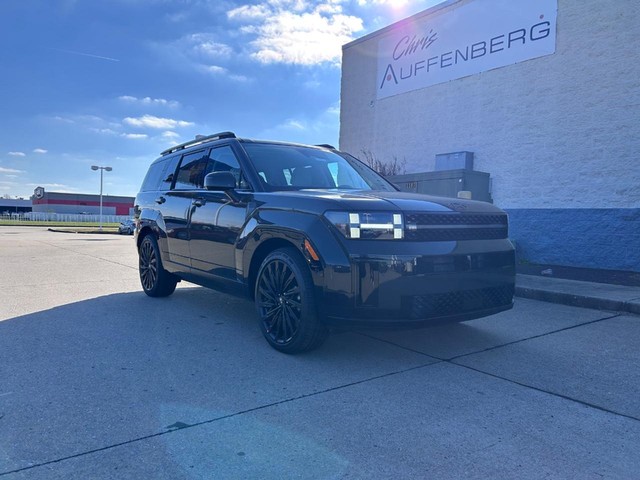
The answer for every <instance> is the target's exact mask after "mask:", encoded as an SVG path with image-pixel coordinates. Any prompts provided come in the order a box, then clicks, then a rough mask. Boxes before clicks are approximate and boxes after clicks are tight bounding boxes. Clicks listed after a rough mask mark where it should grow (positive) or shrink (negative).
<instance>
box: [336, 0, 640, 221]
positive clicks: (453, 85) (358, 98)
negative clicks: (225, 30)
mask: <svg viewBox="0 0 640 480" xmlns="http://www.w3.org/2000/svg"><path fill="white" fill-rule="evenodd" d="M467 1H468V0H461V1H451V2H448V3H446V4H444V5H441V6H438V7H434V8H432V9H430V10H427V11H426V12H423V13H422V14H419V15H417V16H422V15H439V14H441V13H444V12H447V11H450V10H453V9H456V8H458V7H459V6H461V5H463V4H465V3H467ZM475 1H482V0H475ZM417 16H416V17H417ZM393 28H395V27H394V26H391V27H389V28H388V29H383V30H381V31H379V32H376V33H373V34H371V35H369V36H367V37H364V38H363V39H360V40H356V41H355V42H352V43H350V44H348V45H346V46H345V47H344V49H343V66H342V68H343V72H342V95H341V101H342V104H341V116H340V121H341V126H340V148H341V149H342V150H345V151H348V152H350V153H352V154H354V155H355V156H360V157H362V155H361V151H362V150H368V151H371V152H372V153H373V154H374V155H375V156H376V157H377V158H379V159H383V160H391V159H392V158H393V157H394V156H396V157H398V158H399V159H406V161H407V172H422V171H431V170H433V169H434V164H435V155H436V154H438V153H447V152H455V151H461V150H468V151H472V152H474V153H475V169H476V170H480V171H485V172H490V173H491V175H492V178H493V198H494V202H495V203H496V204H497V205H499V206H501V207H503V208H507V209H523V208H524V209H526V208H546V209H557V208H562V209H567V208H617V209H620V208H622V209H624V208H638V207H640V61H639V57H640V53H639V52H640V2H638V1H636V0H617V1H615V2H609V1H602V0H558V18H557V38H556V53H555V54H553V55H549V56H545V57H541V58H537V59H533V60H529V61H525V62H522V63H519V64H516V65H510V66H506V67H502V68H499V69H495V70H491V71H488V72H484V73H480V74H476V75H472V76H470V77H466V78H461V79H458V80H453V81H450V82H447V83H443V84H439V85H434V86H431V87H428V88H423V89H421V90H415V91H412V92H408V93H405V94H401V95H396V96H393V97H389V98H385V99H382V100H376V92H377V87H378V85H377V80H376V79H377V68H378V63H377V58H376V57H377V49H378V40H379V39H380V38H381V37H382V36H384V35H385V34H388V33H389V32H390V31H392V29H393ZM639 229H640V227H639Z"/></svg>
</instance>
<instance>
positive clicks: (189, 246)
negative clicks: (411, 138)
mask: <svg viewBox="0 0 640 480" xmlns="http://www.w3.org/2000/svg"><path fill="white" fill-rule="evenodd" d="M134 210H135V216H136V218H137V220H138V222H139V224H138V227H139V229H138V234H137V235H138V236H137V238H136V244H137V247H138V254H139V273H140V281H141V283H142V288H143V290H144V291H145V293H146V294H147V295H149V296H151V297H163V296H167V295H170V294H172V293H173V291H174V290H175V288H176V283H177V282H179V281H180V280H183V279H184V280H187V281H189V282H193V283H196V284H199V285H203V286H206V287H210V288H219V287H221V286H222V287H223V288H225V289H236V290H240V291H243V292H245V293H246V294H248V295H249V296H251V297H252V298H253V299H254V300H255V305H256V310H257V314H258V318H259V325H260V328H261V330H262V334H263V335H264V337H265V339H266V340H267V342H268V343H269V344H270V345H271V346H272V347H273V348H275V349H277V350H280V351H282V352H286V353H296V352H302V351H305V350H311V349H312V348H315V347H317V346H318V345H320V344H321V343H322V341H323V340H324V339H325V337H326V335H327V332H328V327H329V326H334V327H353V326H385V327H393V328H398V327H415V326H425V325H434V324H439V323H442V322H457V321H464V320H471V319H474V318H479V317H483V316H486V315H491V314H494V313H497V312H501V311H503V310H507V309H510V308H511V307H512V305H513V294H514V283H515V261H514V248H513V245H512V244H511V242H510V241H509V239H508V221H507V215H506V213H505V212H503V211H502V210H500V209H499V208H497V207H495V206H494V205H491V204H489V203H485V202H477V201H471V200H460V199H452V198H443V197H431V196H426V195H420V194H415V193H404V192H400V191H398V189H397V188H395V187H394V186H393V185H392V184H390V183H389V182H388V181H387V180H385V179H384V178H383V177H381V176H380V175H379V174H378V173H376V172H375V171H373V170H371V169H370V168H369V167H367V166H366V165H365V164H363V163H362V162H360V161H359V160H357V159H355V158H354V157H352V156H351V155H349V154H347V153H343V152H339V151H337V150H335V149H334V148H333V147H331V146H328V145H323V146H309V145H299V144H292V143H281V142H267V141H257V140H249V139H241V138H236V136H235V135H234V134H233V133H231V132H223V133H219V134H215V135H211V136H209V137H198V138H196V140H194V141H191V142H187V143H184V144H181V145H177V146H175V147H172V148H170V149H168V150H166V151H164V152H162V154H161V156H160V158H158V159H157V160H156V161H155V162H153V164H152V165H151V166H150V168H149V171H148V173H147V175H146V177H145V179H144V182H143V184H142V187H141V189H140V192H139V193H138V195H137V197H136V200H135V205H134ZM212 309H215V305H212Z"/></svg>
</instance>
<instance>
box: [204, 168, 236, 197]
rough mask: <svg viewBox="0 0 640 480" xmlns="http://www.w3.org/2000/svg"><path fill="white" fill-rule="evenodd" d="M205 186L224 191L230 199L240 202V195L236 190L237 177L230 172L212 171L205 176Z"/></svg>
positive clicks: (209, 188) (208, 188)
mask: <svg viewBox="0 0 640 480" xmlns="http://www.w3.org/2000/svg"><path fill="white" fill-rule="evenodd" d="M204 188H206V189H207V190H218V191H223V192H224V193H225V194H226V195H227V197H229V199H230V200H231V201H232V202H234V203H238V202H239V201H240V197H239V196H238V194H237V193H236V192H235V188H236V177H234V176H233V174H232V173H230V172H211V173H208V174H207V175H206V176H205V177H204Z"/></svg>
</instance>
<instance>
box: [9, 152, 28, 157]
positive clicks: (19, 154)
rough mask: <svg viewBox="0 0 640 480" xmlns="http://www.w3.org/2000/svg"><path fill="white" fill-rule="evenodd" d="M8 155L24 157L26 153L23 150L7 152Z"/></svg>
mask: <svg viewBox="0 0 640 480" xmlns="http://www.w3.org/2000/svg"><path fill="white" fill-rule="evenodd" d="M9 155H11V156H12V157H26V154H25V153H24V152H9Z"/></svg>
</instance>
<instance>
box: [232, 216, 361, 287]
mask: <svg viewBox="0 0 640 480" xmlns="http://www.w3.org/2000/svg"><path fill="white" fill-rule="evenodd" d="M274 239H275V240H281V241H286V242H288V243H290V244H292V245H294V246H295V247H296V248H297V249H298V251H300V252H301V253H302V254H303V255H304V254H305V252H304V241H305V240H308V241H309V242H310V243H311V246H312V247H313V249H314V250H315V251H316V252H317V253H318V256H319V257H320V262H318V263H319V265H318V266H319V267H320V268H316V269H312V277H313V281H314V284H315V285H316V287H320V288H324V284H325V282H326V279H325V275H324V270H325V269H326V268H327V267H328V266H329V267H331V268H333V267H335V266H341V267H344V268H349V258H348V256H347V253H346V251H345V249H344V248H343V246H342V245H341V244H340V243H339V241H338V240H337V238H336V236H335V235H334V234H333V232H331V230H330V227H329V225H328V224H327V222H326V221H325V220H324V219H323V217H321V216H319V215H316V214H312V213H307V212H299V211H293V210H286V211H284V210H276V209H265V210H259V211H256V212H254V213H253V215H252V216H251V218H250V219H249V221H248V222H247V223H246V224H245V227H244V229H243V231H242V233H241V235H240V239H239V242H238V244H237V248H238V250H239V251H238V253H239V254H238V255H236V263H237V264H236V268H237V269H238V273H239V274H240V276H241V277H242V278H243V279H244V280H245V282H247V283H250V274H251V268H252V263H255V262H253V260H254V256H255V254H256V252H258V251H261V253H264V252H262V250H261V248H260V247H261V246H262V245H265V243H266V242H268V241H272V240H274ZM274 243H277V242H274ZM254 268H255V265H254Z"/></svg>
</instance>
